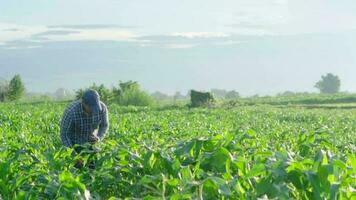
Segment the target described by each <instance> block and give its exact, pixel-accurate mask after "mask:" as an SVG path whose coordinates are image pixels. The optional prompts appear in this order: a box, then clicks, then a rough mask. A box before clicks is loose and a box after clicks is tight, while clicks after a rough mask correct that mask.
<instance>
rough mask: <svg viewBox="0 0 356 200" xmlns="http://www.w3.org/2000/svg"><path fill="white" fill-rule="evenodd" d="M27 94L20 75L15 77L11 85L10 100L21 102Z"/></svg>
mask: <svg viewBox="0 0 356 200" xmlns="http://www.w3.org/2000/svg"><path fill="white" fill-rule="evenodd" d="M24 93H25V86H24V84H23V83H22V80H21V77H20V75H18V74H17V75H15V76H14V77H13V78H12V79H11V81H10V83H9V91H8V95H7V96H8V99H9V100H10V101H17V100H19V99H20V98H21V97H22V96H23V95H24Z"/></svg>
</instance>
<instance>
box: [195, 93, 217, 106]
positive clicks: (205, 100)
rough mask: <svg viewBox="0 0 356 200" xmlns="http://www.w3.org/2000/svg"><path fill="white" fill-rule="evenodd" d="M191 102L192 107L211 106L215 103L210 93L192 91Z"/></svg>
mask: <svg viewBox="0 0 356 200" xmlns="http://www.w3.org/2000/svg"><path fill="white" fill-rule="evenodd" d="M190 101H191V106H192V107H199V106H205V105H209V104H211V103H212V102H213V101H214V98H213V95H212V94H211V93H210V92H199V91H195V90H191V91H190Z"/></svg>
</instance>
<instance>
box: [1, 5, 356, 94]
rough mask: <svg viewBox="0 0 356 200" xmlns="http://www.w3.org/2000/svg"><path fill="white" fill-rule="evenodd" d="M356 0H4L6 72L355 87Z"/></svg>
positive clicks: (100, 80)
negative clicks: (328, 78) (331, 80)
mask: <svg viewBox="0 0 356 200" xmlns="http://www.w3.org/2000/svg"><path fill="white" fill-rule="evenodd" d="M355 10H356V1H354V0H342V1H335V0H221V1H216V0H150V1H142V0H126V1H124V0H90V1H88V0H85V1H84V0H11V1H6V0H0V78H2V79H7V80H9V79H11V77H12V76H14V75H15V74H20V75H21V77H22V78H23V80H24V82H25V85H26V88H27V91H31V92H53V91H55V90H56V89H57V88H67V89H70V90H75V89H78V88H84V87H87V86H89V85H91V84H92V83H94V82H95V83H97V84H105V85H107V86H108V87H111V86H115V85H117V84H118V83H119V81H120V80H121V81H128V80H135V81H138V82H139V83H140V84H141V86H142V88H144V89H145V90H147V91H150V92H154V91H161V92H165V93H169V94H173V93H174V92H176V91H181V92H182V93H185V92H187V91H188V90H190V89H198V90H210V89H212V88H218V89H227V90H233V89H234V90H236V91H238V92H240V93H241V94H242V95H253V94H276V93H279V92H283V91H287V90H289V91H297V92H302V91H310V92H314V91H316V89H315V88H314V85H315V83H316V82H317V81H318V80H319V79H320V77H321V75H323V74H326V73H329V72H330V73H334V74H336V75H338V76H339V77H340V78H341V81H342V88H341V89H342V90H343V91H350V92H355V91H356V76H355V75H356V59H355V55H356V34H355V33H356V12H355Z"/></svg>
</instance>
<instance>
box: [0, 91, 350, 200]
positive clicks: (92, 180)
mask: <svg viewBox="0 0 356 200" xmlns="http://www.w3.org/2000/svg"><path fill="white" fill-rule="evenodd" d="M327 98H329V97H327ZM330 98H331V97H330ZM320 99H323V98H322V97H320ZM246 101H247V100H246ZM249 101H253V100H252V99H249ZM254 101H255V103H256V102H257V101H258V102H263V101H267V100H266V99H263V101H262V100H261V99H258V100H254ZM280 101H281V102H282V103H283V102H284V101H285V99H282V100H280ZM66 104H67V103H39V104H0V132H1V135H0V141H1V143H0V199H60V198H64V199H89V197H92V198H94V199H100V198H101V199H109V198H111V197H116V198H125V197H129V198H145V199H257V198H262V199H267V198H269V199H273V198H275V199H320V200H321V199H355V198H356V192H355V189H356V179H355V177H356V155H355V150H356V147H355V144H356V139H355V138H356V123H355V119H356V110H339V109H335V110H326V109H313V110H308V109H303V108H278V107H276V106H271V105H263V104H257V103H256V104H255V105H254V106H240V107H228V108H224V107H221V108H209V109H208V108H195V109H188V108H185V107H180V108H179V109H174V108H169V109H162V108H161V109H154V108H150V107H132V106H131V107H119V106H117V105H115V104H112V105H109V110H110V120H111V125H110V131H109V135H108V136H107V137H106V138H105V140H104V141H103V143H100V144H97V145H96V146H95V148H96V149H97V150H98V151H99V153H98V154H97V155H96V159H97V167H96V169H95V170H89V169H88V168H83V169H82V170H78V169H76V168H74V167H73V165H74V160H75V158H73V157H72V156H71V150H70V149H63V148H62V145H61V142H60V139H59V121H60V119H61V115H62V113H63V110H64V108H65V106H66ZM84 160H87V157H85V159H84ZM111 199H115V198H111Z"/></svg>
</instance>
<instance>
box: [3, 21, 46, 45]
mask: <svg viewBox="0 0 356 200" xmlns="http://www.w3.org/2000/svg"><path fill="white" fill-rule="evenodd" d="M45 31H48V28H47V27H45V26H23V25H17V24H7V23H0V43H6V42H10V41H15V40H24V39H30V38H31V36H33V35H35V34H38V33H42V32H45Z"/></svg>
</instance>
